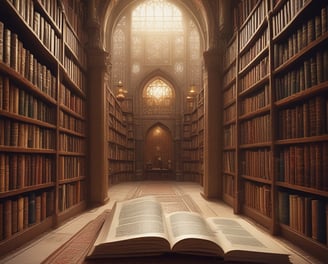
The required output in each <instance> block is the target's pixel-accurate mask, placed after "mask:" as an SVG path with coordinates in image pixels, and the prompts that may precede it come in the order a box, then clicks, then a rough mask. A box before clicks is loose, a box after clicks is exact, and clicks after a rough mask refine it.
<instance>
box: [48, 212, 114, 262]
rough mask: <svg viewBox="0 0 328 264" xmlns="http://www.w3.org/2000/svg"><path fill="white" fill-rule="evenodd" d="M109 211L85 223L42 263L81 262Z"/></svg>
mask: <svg viewBox="0 0 328 264" xmlns="http://www.w3.org/2000/svg"><path fill="white" fill-rule="evenodd" d="M109 213H110V210H105V211H104V212H102V213H101V214H100V215H99V216H97V217H96V218H95V219H94V220H91V221H90V222H89V223H87V224H86V225H85V226H84V227H83V228H82V229H81V230H80V231H79V232H77V233H76V234H75V235H74V236H73V237H72V238H71V239H69V240H68V241H67V242H66V243H64V244H63V245H62V246H61V247H59V248H58V249H57V250H56V251H55V252H53V253H52V254H51V255H50V256H49V257H48V258H47V259H45V260H44V261H43V262H42V264H50V263H51V264H73V263H83V261H84V258H85V256H86V255H87V254H88V252H89V250H90V249H91V246H92V245H93V243H94V242H95V241H96V238H97V236H98V233H99V231H100V229H101V227H102V225H103V223H104V221H105V218H106V217H107V216H108V215H109Z"/></svg>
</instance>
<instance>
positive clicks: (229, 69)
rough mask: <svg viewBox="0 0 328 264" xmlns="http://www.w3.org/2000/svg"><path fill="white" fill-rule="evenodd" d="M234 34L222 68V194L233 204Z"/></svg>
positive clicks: (234, 120)
mask: <svg viewBox="0 0 328 264" xmlns="http://www.w3.org/2000/svg"><path fill="white" fill-rule="evenodd" d="M237 37H238V36H237V35H236V34H235V35H234V36H233V37H232V38H231V40H230V41H229V43H227V47H228V48H227V52H226V53H225V57H224V66H225V68H224V69H223V89H222V97H223V133H224V135H223V136H224V143H223V181H222V183H223V195H222V198H223V200H224V201H225V202H227V203H228V204H230V205H231V206H232V205H233V197H234V190H235V189H236V187H235V184H236V172H237V170H236V164H237V161H236V158H237V152H236V148H237V134H236V129H237V88H236V80H237V78H236V73H237V68H236V67H237V56H236V51H237V45H238V39H237Z"/></svg>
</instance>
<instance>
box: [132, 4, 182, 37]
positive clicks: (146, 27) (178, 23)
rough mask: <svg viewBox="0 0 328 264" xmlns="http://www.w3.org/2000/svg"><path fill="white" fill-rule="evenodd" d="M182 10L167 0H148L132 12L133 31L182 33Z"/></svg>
mask: <svg viewBox="0 0 328 264" xmlns="http://www.w3.org/2000/svg"><path fill="white" fill-rule="evenodd" d="M182 30H183V26H182V15H181V12H180V10H179V9H178V8H177V7H176V6H174V5H172V4H171V3H169V2H167V1H165V0H147V1H145V2H143V3H142V4H140V5H139V6H138V7H137V8H136V9H135V10H134V11H133V12H132V31H144V32H169V31H175V32H176V31H182Z"/></svg>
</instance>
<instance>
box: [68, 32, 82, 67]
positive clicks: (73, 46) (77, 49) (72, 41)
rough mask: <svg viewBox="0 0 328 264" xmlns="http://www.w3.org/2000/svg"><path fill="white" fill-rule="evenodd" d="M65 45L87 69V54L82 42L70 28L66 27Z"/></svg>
mask: <svg viewBox="0 0 328 264" xmlns="http://www.w3.org/2000/svg"><path fill="white" fill-rule="evenodd" d="M65 43H66V45H67V46H68V47H69V48H70V50H71V51H72V52H73V54H74V56H75V57H76V59H77V60H78V61H79V63H80V65H81V66H82V67H83V68H86V65H87V56H86V52H85V50H84V48H83V46H82V44H81V42H80V40H79V39H78V38H77V37H76V35H75V33H74V32H73V30H72V29H71V28H70V27H69V26H66V34H65Z"/></svg>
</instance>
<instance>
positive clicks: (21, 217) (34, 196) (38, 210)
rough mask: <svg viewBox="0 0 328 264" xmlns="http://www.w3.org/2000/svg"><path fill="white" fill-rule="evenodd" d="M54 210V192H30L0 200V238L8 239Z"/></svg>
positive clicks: (42, 219) (43, 218)
mask: <svg viewBox="0 0 328 264" xmlns="http://www.w3.org/2000/svg"><path fill="white" fill-rule="evenodd" d="M53 212H54V192H53V191H42V192H30V193H29V194H26V195H20V196H18V197H13V198H12V199H7V200H5V201H1V202H0V216H1V217H0V240H4V239H9V238H10V237H12V236H13V235H14V234H15V233H17V232H21V231H23V230H25V229H27V228H29V227H31V226H33V225H34V224H37V223H40V222H41V221H44V220H45V219H46V218H47V217H49V216H51V215H52V214H53Z"/></svg>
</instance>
